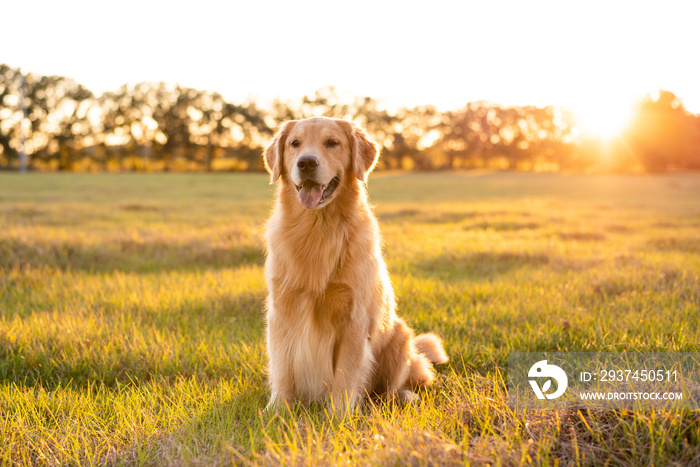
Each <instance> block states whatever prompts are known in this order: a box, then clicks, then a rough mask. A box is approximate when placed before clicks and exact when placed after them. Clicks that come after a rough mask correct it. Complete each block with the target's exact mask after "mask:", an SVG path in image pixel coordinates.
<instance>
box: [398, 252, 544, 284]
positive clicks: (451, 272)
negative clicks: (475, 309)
mask: <svg viewBox="0 0 700 467" xmlns="http://www.w3.org/2000/svg"><path fill="white" fill-rule="evenodd" d="M549 262H550V260H549V257H548V256H547V255H545V254H531V253H514V252H500V253H484V252H478V253H469V254H447V255H444V256H438V257H427V258H426V257H424V258H423V259H420V260H418V261H416V262H413V263H412V265H411V271H412V272H413V273H415V274H417V275H419V276H424V277H438V278H440V279H444V280H463V279H480V280H483V279H493V278H495V277H498V276H500V275H503V274H506V273H508V272H510V271H512V270H515V269H520V268H523V267H529V268H537V267H541V266H545V265H547V264H549Z"/></svg>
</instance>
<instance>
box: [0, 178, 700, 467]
mask: <svg viewBox="0 0 700 467" xmlns="http://www.w3.org/2000/svg"><path fill="white" fill-rule="evenodd" d="M370 193H371V198H372V202H373V203H374V204H375V205H376V211H377V214H378V216H379V218H380V223H381V226H382V232H383V235H384V240H385V247H384V250H385V254H386V258H387V263H388V266H389V270H390V273H391V276H392V280H393V282H394V284H395V287H396V293H397V296H398V299H399V313H400V315H401V316H402V317H404V318H405V319H406V320H407V321H408V322H409V323H410V324H411V325H412V326H413V327H414V328H415V329H416V330H417V331H419V332H421V331H428V330H434V331H436V332H437V333H439V334H440V335H441V336H443V337H444V339H445V344H446V348H447V352H448V354H449V355H450V356H451V358H452V361H451V363H450V364H449V365H446V366H443V367H441V368H440V370H439V372H440V377H439V379H438V383H437V384H436V385H435V386H434V387H432V388H430V389H429V390H427V391H425V392H424V393H423V394H422V403H421V404H420V405H417V406H408V407H400V406H398V405H397V404H395V403H394V402H393V401H377V402H374V403H371V404H368V405H367V406H365V407H364V408H363V409H362V410H361V411H360V412H358V413H355V414H352V415H350V416H347V417H344V418H340V417H338V416H336V415H335V414H334V413H333V412H332V411H331V410H328V408H327V407H325V406H323V405H314V406H310V407H304V406H294V407H290V408H289V411H283V412H282V413H280V414H278V415H274V414H269V413H265V412H263V411H262V408H263V407H264V406H265V404H266V402H267V397H268V393H267V389H266V386H265V361H266V356H265V348H264V339H263V336H264V324H263V318H264V314H263V299H264V296H265V284H264V277H263V268H262V264H263V255H262V251H261V239H260V237H261V233H262V225H263V223H264V221H265V218H266V216H267V214H268V212H269V208H270V205H271V200H272V197H273V189H272V187H270V186H269V185H268V184H267V177H266V176H264V175H262V174H260V175H202V174H199V175H189V174H153V175H114V174H112V175H110V174H98V175H76V174H66V175H63V174H29V175H26V176H19V175H15V174H0V226H2V228H1V229H0V464H40V465H41V464H50V465H52V464H69V465H70V464H81V465H92V464H128V465H130V464H139V465H141V464H143V465H167V464H176V465H181V464H199V465H212V464H231V463H234V464H239V463H253V464H277V463H283V464H294V465H297V464H336V463H346V462H347V463H350V464H376V465H405V464H416V465H427V464H446V465H451V464H460V465H461V464H464V463H472V464H477V465H480V464H486V463H489V464H494V465H498V464H504V465H511V464H520V463H525V464H552V465H554V464H557V463H559V464H561V465H598V464H601V463H604V462H606V461H607V462H609V463H611V464H613V465H669V464H673V463H677V465H686V464H690V463H692V462H697V460H698V458H697V457H696V456H697V453H698V451H699V450H700V413H699V412H698V411H688V410H678V411H657V412H655V411H650V410H649V411H636V412H635V411H609V410H585V411H576V410H568V411H566V410H564V411H557V412H555V411H548V412H522V411H520V412H516V411H513V410H512V409H510V408H509V406H508V404H507V389H506V385H505V383H504V378H505V372H504V370H505V366H506V363H507V356H508V353H509V352H511V351H550V350H551V351H554V350H557V351H594V350H606V351H619V350H626V349H631V350H632V349H633V350H642V351H687V352H696V351H699V350H700V348H699V347H700V346H699V343H700V313H699V311H700V298H699V295H700V233H699V232H700V203H699V201H700V175H665V176H654V177H652V176H578V175H564V174H560V175H552V174H521V173H485V172H475V173H468V172H467V173H457V172H452V173H431V174H414V173H411V174H395V173H382V174H375V176H374V177H373V178H371V179H370Z"/></svg>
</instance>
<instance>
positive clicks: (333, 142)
mask: <svg viewBox="0 0 700 467" xmlns="http://www.w3.org/2000/svg"><path fill="white" fill-rule="evenodd" d="M337 145H338V140H337V139H334V138H331V139H329V140H328V141H326V146H327V147H329V148H334V147H336V146H337Z"/></svg>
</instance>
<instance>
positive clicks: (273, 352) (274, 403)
mask: <svg viewBox="0 0 700 467" xmlns="http://www.w3.org/2000/svg"><path fill="white" fill-rule="evenodd" d="M267 355H268V357H269V367H268V372H269V374H268V378H269V384H270V402H269V403H268V404H267V407H266V410H270V409H272V408H277V407H279V406H283V405H284V404H285V403H287V402H291V401H292V400H293V397H294V377H293V373H292V365H291V362H290V351H289V339H288V338H287V337H286V333H285V330H284V324H283V323H280V320H279V319H278V318H274V317H272V313H270V315H268V328H267Z"/></svg>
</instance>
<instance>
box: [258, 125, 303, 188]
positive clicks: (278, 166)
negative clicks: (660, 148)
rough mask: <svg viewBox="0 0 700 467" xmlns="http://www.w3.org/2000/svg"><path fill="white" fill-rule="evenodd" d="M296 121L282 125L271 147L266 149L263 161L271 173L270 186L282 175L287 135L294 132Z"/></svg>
mask: <svg viewBox="0 0 700 467" xmlns="http://www.w3.org/2000/svg"><path fill="white" fill-rule="evenodd" d="M295 123H296V120H290V121H288V122H286V123H285V124H284V125H282V126H281V127H280V129H279V131H278V132H277V134H276V135H275V138H274V139H273V140H272V142H271V143H270V145H269V146H268V147H267V149H265V154H264V157H263V161H264V162H265V169H267V171H268V172H270V184H273V183H275V181H277V179H278V178H279V176H280V174H281V173H282V168H283V167H282V161H283V156H284V145H285V143H286V141H287V135H288V134H289V132H290V131H291V130H292V127H293V126H294V124H295Z"/></svg>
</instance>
